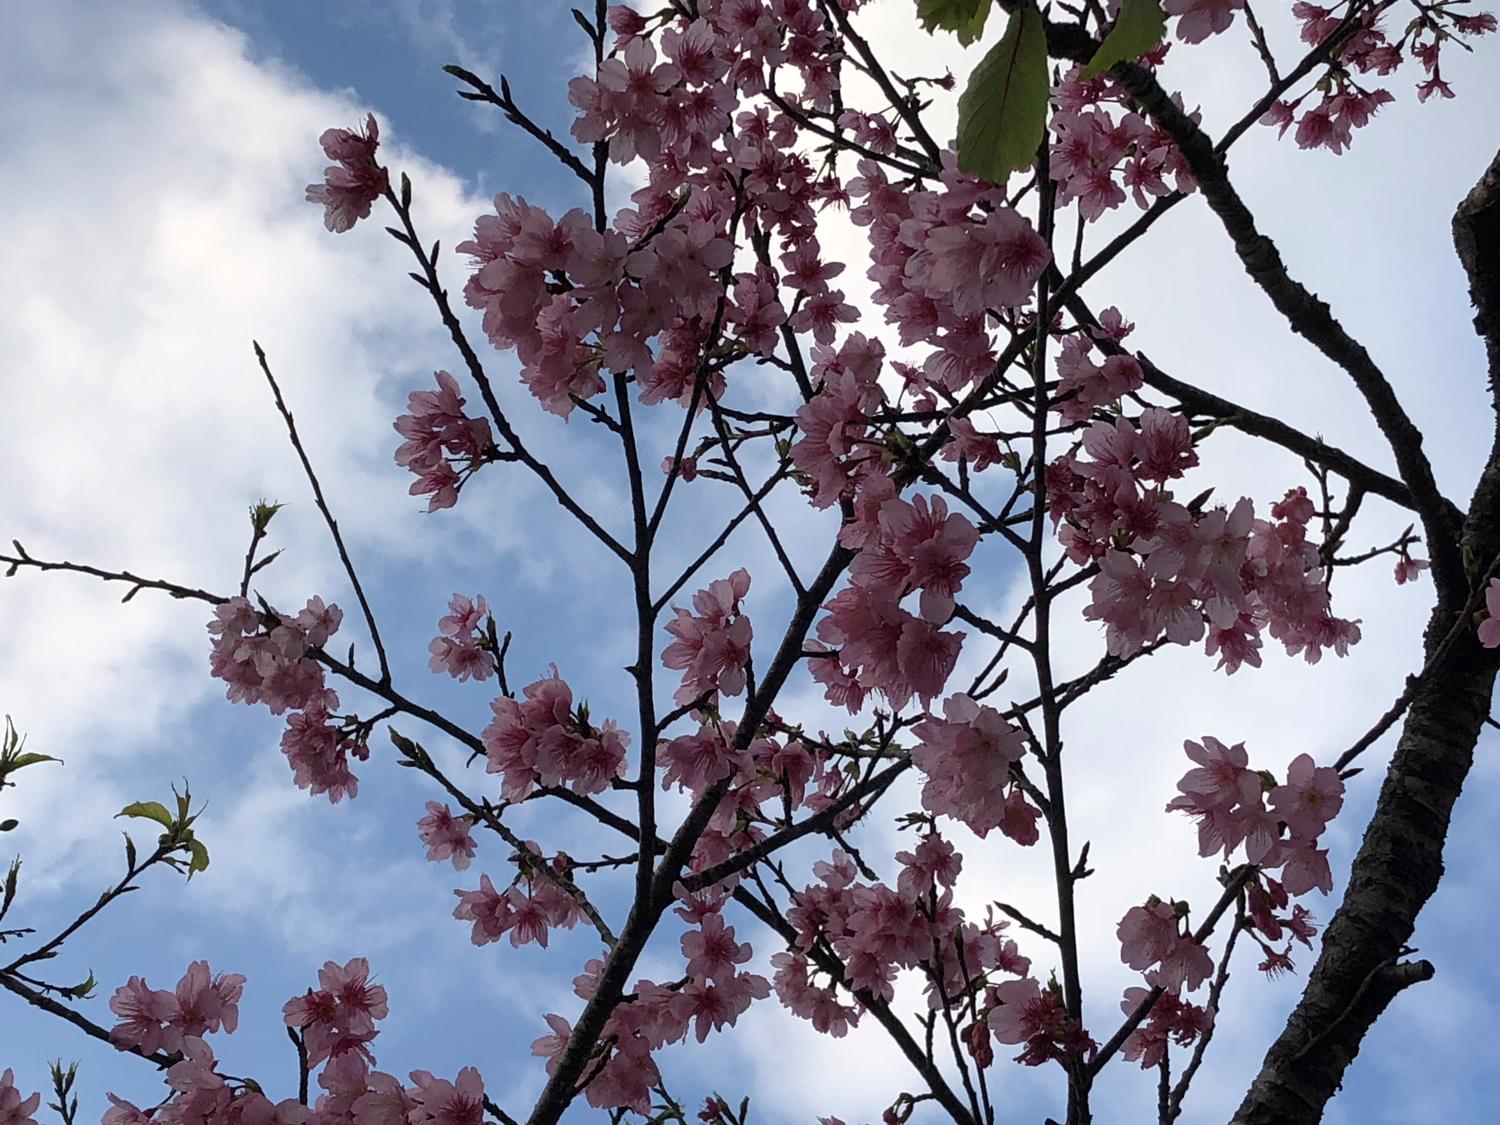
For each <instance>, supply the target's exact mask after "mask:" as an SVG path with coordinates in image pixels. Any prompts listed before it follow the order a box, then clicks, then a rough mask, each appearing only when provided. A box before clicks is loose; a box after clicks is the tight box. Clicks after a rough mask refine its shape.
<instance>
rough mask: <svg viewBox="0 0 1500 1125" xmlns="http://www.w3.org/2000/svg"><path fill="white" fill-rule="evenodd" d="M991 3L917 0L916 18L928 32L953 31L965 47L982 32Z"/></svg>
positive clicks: (988, 0) (968, 0) (957, 0)
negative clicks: (937, 30) (938, 30)
mask: <svg viewBox="0 0 1500 1125" xmlns="http://www.w3.org/2000/svg"><path fill="white" fill-rule="evenodd" d="M993 5H994V0H918V3H917V19H919V20H921V21H922V27H923V28H924V29H926V30H927V31H929V32H931V31H934V30H936V29H941V30H943V31H951V32H953V34H955V35H957V36H958V41H959V42H960V43H961V44H963V45H964V46H965V47H967V46H968V45H969V44H971V43H975V42H978V40H979V37H980V36H981V35H983V34H984V22H985V20H986V19H988V18H989V14H990V8H991V7H993Z"/></svg>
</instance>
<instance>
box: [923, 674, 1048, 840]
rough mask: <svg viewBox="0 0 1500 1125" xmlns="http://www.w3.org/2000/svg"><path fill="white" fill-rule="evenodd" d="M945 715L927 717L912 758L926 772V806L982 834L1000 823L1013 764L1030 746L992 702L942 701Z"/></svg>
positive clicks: (959, 698)
mask: <svg viewBox="0 0 1500 1125" xmlns="http://www.w3.org/2000/svg"><path fill="white" fill-rule="evenodd" d="M943 712H944V715H945V718H943V719H938V718H934V717H929V718H926V719H923V720H922V721H921V722H919V723H918V724H917V725H916V726H915V727H914V728H913V731H914V733H915V734H916V736H917V738H918V739H920V742H919V743H918V744H917V746H915V747H914V748H913V749H912V752H911V758H912V763H913V764H914V765H915V766H916V767H917V769H919V770H921V771H922V773H923V774H924V775H926V778H927V781H926V783H925V784H924V785H923V787H922V807H923V808H925V809H926V810H927V811H928V812H934V813H941V814H944V815H946V816H951V817H954V818H955V819H957V820H961V821H963V822H964V823H965V824H966V825H968V826H969V828H970V829H971V830H972V831H973V832H974V833H975V834H976V835H978V836H979V837H980V838H983V837H984V836H985V835H987V834H988V833H989V831H990V830H991V829H993V828H996V827H999V826H1000V823H1001V821H1002V820H1003V818H1004V814H1005V808H1004V806H1005V793H1006V789H1007V787H1008V786H1009V785H1010V782H1011V776H1010V771H1011V766H1012V765H1013V764H1015V763H1016V762H1019V761H1020V760H1021V757H1022V755H1023V754H1024V753H1025V750H1026V736H1025V734H1024V733H1023V732H1022V731H1021V730H1020V728H1018V727H1015V726H1012V725H1011V724H1010V723H1008V722H1006V721H1005V719H1003V718H1002V717H1001V715H1000V713H999V712H998V711H996V710H995V709H994V708H993V707H988V706H982V705H980V704H978V703H976V702H975V701H974V700H973V699H971V698H970V697H969V696H967V695H952V696H949V697H948V699H947V700H946V701H945V702H944V704H943Z"/></svg>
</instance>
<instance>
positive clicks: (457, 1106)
mask: <svg viewBox="0 0 1500 1125" xmlns="http://www.w3.org/2000/svg"><path fill="white" fill-rule="evenodd" d="M411 1080H412V1086H411V1088H409V1089H408V1090H407V1092H406V1093H407V1096H408V1097H410V1098H411V1100H412V1103H413V1104H412V1108H411V1111H410V1112H409V1113H408V1114H407V1121H408V1122H409V1123H410V1125H427V1123H429V1122H430V1123H431V1125H482V1122H483V1120H484V1080H483V1079H482V1078H480V1077H479V1071H477V1070H475V1069H474V1068H473V1067H472V1066H466V1067H464V1068H463V1069H462V1070H460V1071H459V1072H458V1077H457V1078H456V1079H455V1080H454V1081H452V1082H449V1081H448V1080H447V1079H445V1078H434V1077H433V1076H432V1075H431V1074H429V1073H428V1072H427V1071H425V1070H414V1071H412V1072H411Z"/></svg>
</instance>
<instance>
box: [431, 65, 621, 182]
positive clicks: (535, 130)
mask: <svg viewBox="0 0 1500 1125" xmlns="http://www.w3.org/2000/svg"><path fill="white" fill-rule="evenodd" d="M443 71H444V73H446V74H451V75H452V76H453V77H454V78H457V79H458V80H459V81H460V82H466V83H468V84H469V85H470V86H471V87H473V90H472V91H468V90H460V91H458V96H459V97H461V98H463V99H464V100H465V101H471V102H488V103H489V104H490V105H492V106H494V107H495V108H497V109H498V110H500V112H501V113H503V114H504V115H505V119H506V120H507V121H509V122H510V123H511V124H512V125H515V126H517V127H519V128H520V129H521V130H522V131H523V132H525V133H527V134H529V135H530V136H532V137H534V138H536V140H537V141H539V142H540V143H541V144H542V145H543V147H545V148H546V149H547V151H548V152H550V153H551V154H552V155H553V156H555V157H557V159H558V160H559V161H561V162H562V165H563V167H564V168H566V169H568V171H570V172H572V173H573V174H574V175H575V176H577V177H578V178H579V179H580V180H582V181H583V182H584V183H585V184H587V185H588V186H589V187H590V188H593V186H594V184H595V182H596V181H595V177H594V174H593V173H592V172H590V171H589V168H588V165H586V164H584V162H583V161H582V160H580V159H578V157H577V155H576V154H574V153H573V152H572V151H571V150H570V149H569V148H568V147H567V146H566V145H564V144H563V143H562V142H561V141H559V140H558V139H557V138H556V137H554V136H553V135H552V131H551V130H550V129H543V128H542V127H541V126H540V125H538V124H537V123H536V122H535V121H533V120H532V119H531V118H530V117H528V116H526V114H525V113H523V112H522V111H521V107H520V106H518V105H516V103H515V100H514V99H513V98H512V97H511V95H510V83H509V82H508V81H506V78H505V76H504V75H503V74H502V75H501V76H500V92H499V93H496V92H495V88H494V87H493V86H491V85H490V84H489V83H488V82H486V81H485V80H484V79H482V78H480V77H479V76H478V75H477V74H474V73H473V72H472V71H468V70H465V69H464V68H463V67H461V66H454V65H450V66H445V67H443Z"/></svg>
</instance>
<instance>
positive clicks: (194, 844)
mask: <svg viewBox="0 0 1500 1125" xmlns="http://www.w3.org/2000/svg"><path fill="white" fill-rule="evenodd" d="M187 847H188V851H189V852H190V853H192V857H193V858H192V860H191V862H189V863H188V876H187V877H188V878H189V879H191V878H192V877H193V876H194V875H196V874H197V873H198V872H200V871H207V870H208V849H207V848H206V847H204V846H203V841H202V840H200V839H198V838H197V837H196V836H194V837H193V838H192V839H191V840H189V841H188V842H187Z"/></svg>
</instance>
